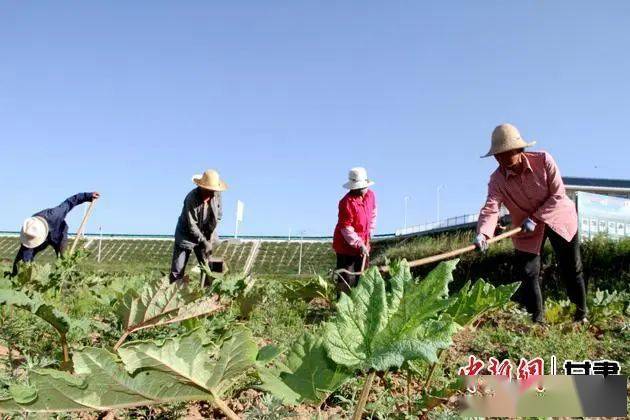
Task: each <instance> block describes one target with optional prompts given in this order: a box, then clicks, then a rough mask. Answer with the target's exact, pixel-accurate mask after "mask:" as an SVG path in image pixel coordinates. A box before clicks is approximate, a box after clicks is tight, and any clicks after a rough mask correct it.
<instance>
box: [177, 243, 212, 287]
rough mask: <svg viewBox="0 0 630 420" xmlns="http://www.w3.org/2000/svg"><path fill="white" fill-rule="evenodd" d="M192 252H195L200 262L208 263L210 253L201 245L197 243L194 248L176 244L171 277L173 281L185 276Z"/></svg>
mask: <svg viewBox="0 0 630 420" xmlns="http://www.w3.org/2000/svg"><path fill="white" fill-rule="evenodd" d="M191 252H194V254H195V257H197V262H199V264H206V263H207V262H208V258H209V255H206V254H205V252H204V250H203V248H202V246H201V245H196V246H195V247H194V248H193V249H189V248H184V247H181V246H179V245H178V244H175V245H174V247H173V260H172V262H171V273H170V275H169V279H170V281H171V283H174V282H176V281H177V280H181V279H182V278H183V277H184V272H185V271H186V264H188V259H189V258H190V254H191Z"/></svg>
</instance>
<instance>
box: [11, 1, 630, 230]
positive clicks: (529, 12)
mask: <svg viewBox="0 0 630 420" xmlns="http://www.w3.org/2000/svg"><path fill="white" fill-rule="evenodd" d="M629 48H630V2H628V1H607V2H593V1H520V2H514V1H475V2H472V1H433V2H429V1H426V2H420V1H417V2H409V1H400V2H399V1H387V2H372V1H367V2H366V1H344V2H332V1H329V2H314V1H229V2H228V1H213V2H208V1H185V2H184V1H178V2H166V1H164V2H162V1H144V2H142V1H134V2H123V1H118V2H85V1H76V2H72V1H64V2H60V1H48V2H22V1H1V2H0V141H1V144H2V147H1V149H0V150H1V153H2V158H3V159H2V164H1V165H0V189H1V192H2V195H1V197H2V198H1V199H2V205H1V210H0V216H1V217H0V230H17V229H18V228H19V226H20V224H21V221H22V219H23V218H24V217H26V216H29V215H30V214H32V213H33V212H35V211H37V210H39V209H42V208H46V207H50V206H52V205H56V204H57V203H58V202H60V201H61V200H63V199H64V198H65V197H66V196H68V195H71V194H73V193H75V192H79V191H86V190H87V191H90V190H98V191H100V192H101V193H102V195H103V198H102V200H100V202H99V204H98V207H97V208H96V209H95V212H94V215H93V219H92V220H91V222H90V225H89V231H95V230H96V229H97V227H98V226H102V228H103V231H104V232H117V233H146V234H149V233H160V234H169V233H172V232H173V230H174V227H175V223H176V219H177V216H178V215H179V212H180V209H181V204H182V200H183V198H184V196H185V195H186V193H187V192H188V191H189V190H190V189H191V188H192V184H191V181H190V177H191V175H193V174H194V173H198V172H200V171H202V170H204V169H206V168H210V167H213V168H217V169H218V170H219V171H220V172H221V174H222V175H223V176H224V178H225V180H226V181H227V182H228V183H229V185H230V187H231V188H230V190H229V191H228V192H226V193H225V195H224V204H225V217H224V222H223V225H222V226H221V229H220V230H221V233H222V234H230V233H232V232H233V229H234V218H235V217H234V211H235V204H236V200H237V199H241V200H242V201H244V202H245V223H244V224H243V226H242V233H243V234H287V233H288V232H289V229H290V228H291V229H292V230H293V232H294V233H295V232H297V231H299V230H302V229H303V230H305V231H306V234H307V235H330V234H332V230H333V228H334V224H335V222H336V216H337V214H336V212H337V201H338V200H339V199H340V198H341V196H342V195H343V194H344V190H342V188H341V184H342V183H343V182H344V181H345V179H346V176H347V170H348V169H349V168H350V167H352V166H356V165H362V166H365V167H367V168H368V171H369V174H370V176H371V177H372V178H373V179H374V180H375V181H376V183H377V184H376V185H375V186H374V190H375V192H376V194H377V199H378V202H379V208H380V220H379V227H378V232H379V233H386V232H392V231H394V229H396V228H397V227H400V226H401V225H402V224H403V197H404V196H405V195H409V196H411V199H410V201H409V224H414V223H423V222H427V221H433V220H434V219H435V218H436V188H437V186H438V185H440V184H444V185H446V188H445V189H444V190H443V191H442V194H441V195H442V200H441V204H442V205H441V207H442V212H441V213H442V215H443V216H456V215H460V214H465V213H474V212H476V211H478V209H479V207H480V206H481V204H482V202H483V200H484V198H485V192H486V184H487V179H488V176H489V174H490V172H491V171H492V170H493V169H494V167H495V162H494V161H492V160H489V159H480V158H479V156H480V155H482V154H484V153H485V152H486V151H487V149H488V147H489V139H490V133H491V131H492V129H493V128H494V127H495V126H496V125H497V124H499V123H502V122H512V123H514V124H516V125H517V126H518V127H519V128H520V129H521V132H522V134H523V136H524V137H525V138H526V139H530V140H537V141H538V146H540V148H542V149H545V150H547V151H549V152H551V153H552V154H553V155H554V157H555V158H556V160H557V162H558V164H559V165H560V169H561V171H562V173H563V174H564V175H572V176H592V177H609V178H626V179H627V178H629V177H630V170H629V169H628V159H629V157H630V136H629V134H628V130H629V129H628V121H629V116H630V82H629V80H628V77H629V75H630V53H629ZM538 146H537V147H538ZM82 213H83V212H82V211H81V209H78V210H76V211H75V214H74V215H72V217H71V218H70V222H71V229H76V227H77V225H78V221H79V220H80V216H81V215H82Z"/></svg>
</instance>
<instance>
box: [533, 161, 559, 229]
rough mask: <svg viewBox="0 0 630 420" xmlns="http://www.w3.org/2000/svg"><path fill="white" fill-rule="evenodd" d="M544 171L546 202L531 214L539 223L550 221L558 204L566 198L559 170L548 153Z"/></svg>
mask: <svg viewBox="0 0 630 420" xmlns="http://www.w3.org/2000/svg"><path fill="white" fill-rule="evenodd" d="M545 171H546V172H547V186H548V188H549V197H547V200H545V202H544V203H543V204H542V205H541V206H540V207H538V209H537V210H536V211H535V212H534V213H533V214H532V216H533V217H534V218H535V219H537V220H541V221H544V220H548V219H550V218H551V215H552V213H553V212H554V209H555V208H556V207H557V205H558V203H559V202H560V201H561V200H562V199H564V197H565V196H566V190H565V189H564V182H563V181H562V177H561V176H560V170H559V169H558V165H556V162H555V161H554V159H553V157H551V155H550V154H549V153H545Z"/></svg>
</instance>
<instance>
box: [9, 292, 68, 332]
mask: <svg viewBox="0 0 630 420" xmlns="http://www.w3.org/2000/svg"><path fill="white" fill-rule="evenodd" d="M0 305H13V306H15V307H16V308H20V309H23V310H26V311H29V312H31V313H33V314H34V315H36V316H38V317H39V318H41V319H43V320H44V321H46V322H48V323H49V324H50V325H51V326H52V327H53V328H54V329H56V330H57V331H58V332H59V333H60V334H66V333H67V332H68V330H69V329H70V319H69V318H68V316H67V315H66V314H64V313H63V312H60V311H58V310H57V309H55V308H54V307H53V306H52V305H49V304H47V303H45V302H44V300H43V299H42V297H41V295H39V294H38V293H36V292H33V293H32V297H29V296H28V295H27V294H26V293H24V292H21V291H18V290H13V289H0Z"/></svg>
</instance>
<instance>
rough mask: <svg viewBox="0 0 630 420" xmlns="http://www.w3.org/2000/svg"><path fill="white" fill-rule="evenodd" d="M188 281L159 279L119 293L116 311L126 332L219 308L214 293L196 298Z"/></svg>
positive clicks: (204, 313) (175, 320) (199, 314)
mask: <svg viewBox="0 0 630 420" xmlns="http://www.w3.org/2000/svg"><path fill="white" fill-rule="evenodd" d="M196 298H197V296H196V295H195V294H193V293H192V292H191V290H190V288H189V287H188V285H185V284H182V283H180V282H176V283H169V281H168V279H166V278H165V279H161V280H158V281H153V282H150V283H148V284H146V285H145V286H144V287H143V288H142V289H141V290H140V291H137V290H135V289H129V290H127V291H126V292H125V293H124V294H121V295H120V297H119V300H118V303H117V304H116V306H115V311H116V313H117V315H118V317H119V319H120V321H121V323H122V324H123V327H124V329H125V331H126V332H127V333H131V332H133V331H138V330H141V329H144V328H149V327H155V326H157V325H164V324H170V323H173V322H179V321H183V320H186V319H190V318H195V317H199V316H203V315H206V314H209V313H212V312H214V311H217V310H219V309H220V305H219V303H218V297H217V296H211V297H206V298H201V299H198V300H197V299H196Z"/></svg>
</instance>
